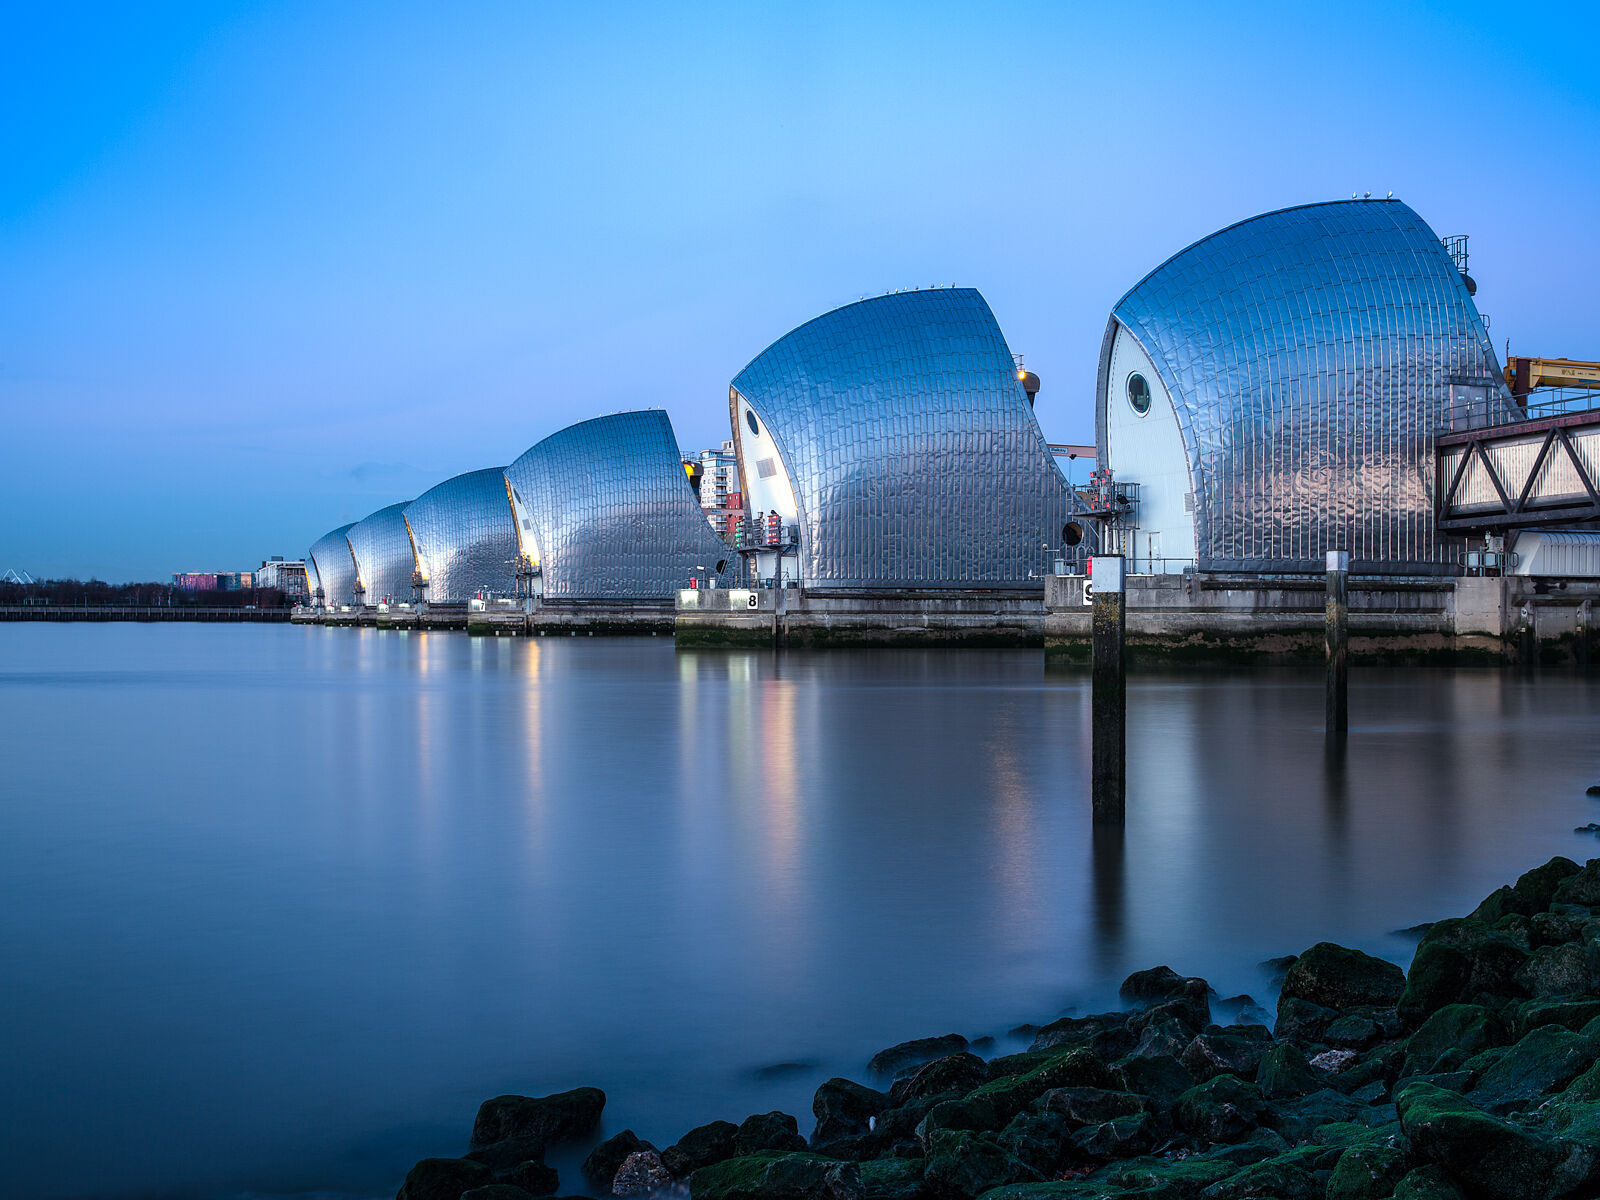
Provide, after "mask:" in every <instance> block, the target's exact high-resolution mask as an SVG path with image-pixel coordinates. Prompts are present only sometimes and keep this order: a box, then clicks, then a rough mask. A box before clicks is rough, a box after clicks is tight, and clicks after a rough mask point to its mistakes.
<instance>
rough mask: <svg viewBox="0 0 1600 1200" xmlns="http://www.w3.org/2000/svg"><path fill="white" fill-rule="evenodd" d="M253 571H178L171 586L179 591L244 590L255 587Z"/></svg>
mask: <svg viewBox="0 0 1600 1200" xmlns="http://www.w3.org/2000/svg"><path fill="white" fill-rule="evenodd" d="M255 579H256V573H255V572H254V571H178V572H175V573H174V574H173V576H172V586H173V587H175V588H177V589H178V590H179V591H180V592H244V591H249V590H250V589H251V588H253V587H255V585H256V584H255Z"/></svg>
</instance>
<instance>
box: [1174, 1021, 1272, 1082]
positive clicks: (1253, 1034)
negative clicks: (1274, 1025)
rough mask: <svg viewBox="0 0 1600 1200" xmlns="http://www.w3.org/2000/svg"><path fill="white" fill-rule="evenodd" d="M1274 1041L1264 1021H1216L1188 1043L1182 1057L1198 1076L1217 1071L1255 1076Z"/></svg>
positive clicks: (1198, 1078) (1247, 1077)
mask: <svg viewBox="0 0 1600 1200" xmlns="http://www.w3.org/2000/svg"><path fill="white" fill-rule="evenodd" d="M1271 1044H1272V1034H1271V1032H1270V1031H1269V1030H1268V1029H1267V1027H1266V1026H1264V1025H1242V1026H1236V1027H1233V1028H1230V1029H1223V1028H1218V1027H1217V1026H1215V1025H1213V1026H1211V1027H1210V1028H1209V1029H1207V1030H1206V1031H1205V1032H1203V1033H1201V1034H1199V1035H1197V1036H1196V1037H1195V1038H1194V1039H1193V1040H1192V1041H1190V1043H1189V1044H1188V1045H1187V1046H1186V1047H1184V1050H1183V1053H1182V1054H1181V1055H1180V1056H1179V1061H1180V1062H1182V1063H1183V1065H1184V1066H1186V1067H1188V1068H1189V1071H1190V1073H1191V1074H1193V1075H1194V1077H1195V1078H1196V1079H1197V1080H1204V1079H1210V1078H1211V1077H1212V1076H1214V1075H1237V1076H1238V1077H1239V1078H1240V1079H1254V1078H1255V1077H1256V1072H1257V1070H1258V1069H1259V1068H1260V1066H1261V1056H1262V1055H1263V1054H1265V1053H1266V1051H1267V1048H1268V1047H1269V1046H1270V1045H1271Z"/></svg>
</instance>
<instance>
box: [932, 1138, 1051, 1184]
mask: <svg viewBox="0 0 1600 1200" xmlns="http://www.w3.org/2000/svg"><path fill="white" fill-rule="evenodd" d="M922 1178H923V1183H924V1184H925V1186H926V1187H927V1189H928V1192H929V1194H930V1195H931V1196H933V1197H935V1200H965V1198H966V1197H969V1196H976V1195H978V1194H980V1193H982V1192H986V1191H988V1190H989V1189H991V1188H996V1187H1000V1186H1001V1185H1003V1184H1008V1183H1036V1182H1040V1180H1041V1176H1040V1174H1039V1172H1037V1171H1035V1170H1034V1169H1033V1168H1032V1167H1030V1166H1028V1164H1027V1163H1025V1162H1023V1161H1022V1160H1021V1159H1019V1158H1017V1157H1016V1156H1014V1155H1012V1154H1008V1153H1007V1152H1006V1151H1005V1149H1004V1148H1003V1147H1002V1146H1001V1145H1000V1144H999V1142H997V1141H995V1140H994V1139H993V1138H990V1137H987V1136H985V1135H984V1134H981V1133H966V1132H953V1131H943V1132H940V1133H936V1134H934V1135H933V1138H932V1139H931V1141H930V1144H929V1147H928V1158H927V1163H926V1165H925V1167H924V1170H923V1176H922Z"/></svg>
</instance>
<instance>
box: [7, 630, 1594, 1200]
mask: <svg viewBox="0 0 1600 1200" xmlns="http://www.w3.org/2000/svg"><path fill="white" fill-rule="evenodd" d="M1597 711H1600V687H1597V686H1596V683H1595V682H1594V681H1593V680H1586V679H1580V678H1578V677H1577V676H1574V675H1568V674H1560V673H1554V674H1539V675H1532V676H1530V675H1518V674H1511V673H1497V672H1457V673H1452V672H1441V671H1433V672H1393V671H1362V670H1357V671H1355V672H1354V673H1353V675H1352V729H1351V733H1350V736H1349V740H1348V743H1347V745H1346V746H1344V747H1340V746H1339V745H1337V744H1334V745H1332V746H1330V745H1329V744H1328V743H1326V741H1325V740H1324V738H1323V735H1322V729H1321V722H1322V695H1321V689H1320V677H1319V676H1318V675H1316V674H1293V673H1263V674H1257V675H1202V674H1191V675H1183V676H1135V677H1134V678H1133V680H1132V681H1131V683H1130V686H1129V712H1130V722H1129V747H1130V766H1129V818H1128V823H1127V827H1126V830H1125V831H1116V830H1105V829H1100V830H1095V831H1093V832H1092V833H1091V826H1090V822H1089V820H1088V801H1087V780H1086V779H1085V777H1084V774H1083V768H1084V763H1085V762H1086V760H1087V753H1086V748H1087V745H1088V736H1089V731H1088V718H1089V707H1088V696H1087V688H1086V681H1085V679H1084V677H1083V676H1081V675H1077V674H1070V673H1062V674H1056V673H1046V672H1045V671H1044V670H1043V668H1042V667H1041V664H1040V661H1039V657H1038V656H1037V655H1036V654H1031V653H1025V652H1017V653H1009V652H992V653H991V652H949V651H946V652H928V653H918V652H897V651H876V652H866V653H860V654H856V653H842V652H833V653H828V654H820V655H803V654H786V655H774V654H772V653H757V652H750V653H745V652H715V653H712V652H692V651H683V652H675V651H674V649H673V647H672V645H671V643H670V641H668V640H667V639H634V640H618V641H607V640H602V639H587V638H582V639H565V638H546V639H531V640H521V639H468V638H466V637H464V636H461V635H459V634H439V633H432V634H424V633H404V634H402V633H389V632H384V633H380V632H378V631H374V630H361V631H357V630H302V629H283V628H254V629H253V628H206V627H188V628H185V627H162V626H155V627H139V626H116V625H111V626H72V625H66V626H15V625H14V626H7V627H3V628H0V728H3V729H4V730H5V731H6V732H5V754H4V759H5V765H6V771H5V773H4V775H3V776H0V801H3V803H0V962H3V963H4V964H5V966H4V972H5V974H4V983H5V995H6V998H7V1001H8V1003H7V1006H6V1009H5V1012H6V1015H7V1018H8V1019H7V1021H6V1022H5V1023H4V1027H3V1028H0V1054H3V1060H0V1061H3V1065H4V1071H3V1072H0V1074H3V1077H4V1079H5V1081H6V1082H5V1092H4V1093H3V1096H4V1098H3V1100H0V1152H3V1157H4V1160H5V1161H6V1162H8V1163H10V1164H13V1166H12V1167H11V1168H10V1170H11V1177H10V1178H9V1180H8V1182H9V1184H10V1186H11V1187H12V1188H13V1190H14V1193H15V1194H17V1195H19V1196H21V1197H28V1196H43V1195H69V1194H84V1193H97V1194H118V1193H124V1194H131V1193H147V1194H148V1193H155V1192H162V1191H169V1192H170V1191H178V1190H184V1189H198V1190H199V1191H200V1192H201V1193H203V1194H229V1193H232V1192H236V1191H239V1190H242V1189H246V1188H249V1189H257V1190H262V1191H269V1192H272V1191H276V1192H292V1191H296V1190H300V1189H311V1188H328V1189H343V1190H347V1191H350V1192H353V1193H356V1194H381V1193H385V1192H387V1193H390V1194H392V1192H393V1190H394V1188H395V1187H396V1186H397V1184H398V1181H399V1177H400V1174H401V1173H402V1172H403V1170H404V1168H405V1167H406V1166H407V1165H408V1164H409V1163H410V1162H411V1161H413V1160H414V1159H416V1158H419V1157H422V1156H424V1155H427V1154H436V1153H440V1154H449V1153H459V1152H460V1150H461V1149H462V1141H463V1139H464V1136H465V1133H466V1131H467V1129H468V1128H469V1127H470V1123H471V1119H472V1114H473V1111H474V1109H475V1108H476V1105H477V1103H478V1101H480V1100H481V1099H483V1098H485V1097H487V1096H490V1095H494V1094H496V1093H499V1092H502V1091H524V1092H533V1093H541V1092H545V1091H551V1090H555V1089H558V1088H564V1087H571V1086H576V1085H578V1084H585V1083H592V1084H597V1085H599V1086H602V1087H604V1088H605V1089H606V1090H607V1091H608V1093H609V1094H610V1096H611V1104H610V1106H609V1108H608V1127H609V1129H610V1130H611V1131H615V1130H617V1129H620V1128H623V1127H624V1126H630V1127H632V1128H634V1129H635V1130H637V1131H638V1132H639V1133H640V1134H641V1135H643V1136H645V1137H648V1138H651V1139H653V1140H656V1141H657V1142H658V1143H662V1144H664V1143H665V1142H667V1141H670V1140H673V1139H674V1138H675V1137H676V1136H677V1135H678V1134H679V1133H681V1132H682V1131H683V1130H684V1129H685V1128H686V1127H687V1126H689V1125H691V1124H695V1123H698V1122H701V1121H704V1120H709V1119H712V1118H715V1117H726V1118H730V1119H734V1120H737V1119H739V1118H741V1117H743V1116H744V1115H746V1114H747V1113H749V1112H753V1111H765V1110H767V1109H770V1108H773V1107H781V1108H784V1109H785V1110H787V1111H790V1112H795V1113H797V1114H799V1115H801V1116H802V1117H803V1118H804V1117H805V1115H806V1114H807V1113H808V1111H809V1100H810V1093H811V1091H812V1089H813V1088H814V1087H815V1085H816V1083H817V1082H818V1081H819V1080H820V1079H822V1078H824V1077H826V1076H827V1075H829V1074H834V1073H848V1074H857V1075H859V1073H860V1071H861V1068H862V1064H863V1063H864V1061H865V1059H866V1058H867V1057H868V1056H869V1055H870V1054H871V1053H872V1052H873V1051H874V1050H876V1049H879V1048H881V1047H882V1046H883V1045H886V1044H888V1043H890V1042H894V1041H898V1040H900V1039H903V1038H906V1037H912V1036H920V1035H925V1034H935V1033H944V1032H947V1031H949V1030H952V1029H955V1030H959V1031H962V1032H965V1033H967V1034H969V1035H979V1034H1002V1035H1003V1034H1004V1031H1005V1030H1006V1029H1007V1028H1009V1027H1010V1026H1011V1025H1013V1024H1015V1023H1017V1022H1020V1021H1024V1020H1033V1021H1039V1020H1045V1019H1049V1018H1051V1017H1053V1016H1055V1015H1057V1014H1058V1013H1059V1012H1061V1011H1062V1010H1063V1009H1064V1008H1065V1007H1066V1006H1068V1005H1070V1004H1079V1005H1083V1006H1092V1005H1094V1004H1096V1003H1099V1002H1103V1001H1104V1000H1105V999H1106V998H1107V997H1108V996H1109V994H1110V992H1111V991H1112V990H1113V989H1114V987H1115V983H1116V981H1117V980H1119V979H1120V978H1121V977H1122V976H1123V975H1125V974H1126V973H1127V972H1128V971H1129V970H1132V969H1134V968H1137V967H1144V966H1149V965H1152V964H1154V963H1157V962H1163V961H1164V962H1170V963H1171V964H1172V965H1173V966H1175V967H1177V968H1178V969H1180V970H1183V971H1186V972H1197V973H1202V974H1205V975H1207V976H1208V977H1209V978H1211V979H1212V980H1213V981H1214V982H1215V983H1216V985H1217V986H1218V987H1219V988H1220V989H1222V990H1223V992H1224V993H1225V994H1227V993H1231V992H1238V991H1251V990H1255V991H1257V992H1258V993H1259V989H1260V986H1261V982H1262V980H1261V977H1260V974H1259V972H1258V971H1257V969H1256V966H1255V964H1256V963H1257V962H1258V961H1259V960H1260V959H1262V958H1265V957H1267V956H1269V955H1275V954H1280V953H1285V952H1292V951H1295V950H1298V949H1301V948H1303V947H1304V946H1305V945H1307V944H1309V943H1310V942H1312V941H1315V940H1318V939H1320V938H1324V937H1333V938H1336V939H1338V940H1343V941H1347V942H1350V943H1352V944H1357V945H1362V946H1365V947H1367V948H1369V949H1372V950H1374V951H1377V952H1380V953H1386V954H1390V955H1393V956H1397V957H1403V956H1404V955H1405V954H1406V953H1407V952H1408V944H1407V943H1406V942H1404V941H1402V940H1400V939H1397V938H1394V937H1392V936H1390V933H1389V931H1391V930H1393V929H1395V928H1397V927H1403V926H1407V925H1411V924H1414V923H1416V922H1418V921H1421V920H1425V919H1429V918H1432V917H1435V916H1438V915H1441V914H1444V913H1449V912H1452V911H1458V910H1460V909H1462V908H1463V907H1464V906H1468V905H1470V904H1472V903H1475V902H1476V900H1477V899H1478V898H1479V897H1480V896H1481V895H1482V894H1484V893H1486V892H1487V891H1489V890H1490V889H1491V888H1493V887H1494V886H1495V885H1497V884H1498V883H1500V882H1503V881H1505V880H1506V879H1508V878H1510V877H1511V876H1513V875H1515V874H1516V873H1518V872H1519V871H1521V870H1523V869H1524V868H1526V867H1527V866H1529V865H1532V864H1534V863H1536V862H1541V861H1543V860H1544V859H1546V858H1548V857H1549V856H1550V855H1551V854H1554V853H1567V854H1571V855H1573V856H1574V857H1584V856H1585V855H1586V854H1587V853H1588V852H1589V851H1590V850H1591V848H1592V847H1593V845H1594V843H1593V842H1592V840H1586V839H1582V838H1578V837H1576V836H1575V835H1574V834H1573V833H1572V832H1571V830H1572V828H1573V826H1574V825H1579V824H1584V823H1586V822H1587V821H1589V820H1592V819H1596V818H1595V815H1594V811H1593V810H1594V809H1595V807H1596V805H1595V802H1594V801H1592V800H1588V799H1586V798H1584V797H1583V795H1582V791H1583V787H1584V786H1585V785H1586V784H1588V783H1591V782H1594V781H1596V780H1597V779H1600V761H1597V752H1596V749H1595V744H1596V741H1595V738H1594V736H1593V730H1594V725H1595V717H1596V714H1597ZM779 1063H804V1064H808V1066H807V1067H805V1068H804V1069H802V1070H798V1071H790V1072H769V1071H762V1070H761V1068H763V1067H771V1066H773V1065H775V1064H779ZM130 1097H136V1098H137V1101H136V1102H130ZM85 1111H88V1112H98V1113H113V1112H114V1113H116V1114H117V1118H116V1120H115V1121H106V1122H104V1124H103V1126H102V1127H100V1128H97V1130H96V1132H95V1135H94V1136H93V1138H91V1139H89V1140H88V1142H87V1143H86V1141H85V1138H84V1134H83V1129H82V1122H81V1114H82V1113H83V1112H85ZM567 1165H568V1167H569V1169H568V1170H567V1172H566V1180H565V1183H566V1186H567V1187H568V1188H570V1189H577V1188H578V1187H579V1180H578V1179H577V1178H576V1176H575V1175H573V1173H572V1172H571V1170H570V1163H569V1164H567Z"/></svg>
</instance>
